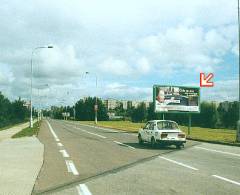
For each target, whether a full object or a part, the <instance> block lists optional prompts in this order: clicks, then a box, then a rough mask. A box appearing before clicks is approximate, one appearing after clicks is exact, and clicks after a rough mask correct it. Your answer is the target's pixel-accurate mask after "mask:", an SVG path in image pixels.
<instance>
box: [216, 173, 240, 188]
mask: <svg viewBox="0 0 240 195" xmlns="http://www.w3.org/2000/svg"><path fill="white" fill-rule="evenodd" d="M212 176H213V177H216V178H218V179H221V180H223V181H227V182H229V183H232V184H236V185H238V186H240V183H239V182H236V181H233V180H231V179H227V178H225V177H222V176H219V175H212Z"/></svg>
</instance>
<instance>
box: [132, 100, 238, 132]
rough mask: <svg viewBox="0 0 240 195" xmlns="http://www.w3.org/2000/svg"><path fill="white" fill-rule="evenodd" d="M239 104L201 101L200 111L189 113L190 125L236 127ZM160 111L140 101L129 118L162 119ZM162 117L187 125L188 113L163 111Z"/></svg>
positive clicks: (133, 119) (140, 120) (137, 120)
mask: <svg viewBox="0 0 240 195" xmlns="http://www.w3.org/2000/svg"><path fill="white" fill-rule="evenodd" d="M238 108H239V104H238V102H237V101H234V102H221V103H219V104H218V105H217V104H216V103H214V102H207V101H204V102H201V104H200V111H201V112H200V113H199V114H197V113H196V114H191V119H192V126H199V127H207V128H229V129H236V128H237V121H238V117H239V112H238ZM162 118H163V114H162V113H155V112H154V105H153V103H150V106H149V107H148V108H146V106H145V105H144V104H143V103H142V104H140V105H139V106H138V107H137V108H135V109H133V110H132V113H131V119H132V121H134V122H145V121H147V120H153V119H162ZM164 119H168V120H174V121H176V122H178V123H179V124H180V125H188V120H189V114H187V113H165V114H164Z"/></svg>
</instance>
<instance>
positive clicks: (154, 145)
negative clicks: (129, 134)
mask: <svg viewBox="0 0 240 195" xmlns="http://www.w3.org/2000/svg"><path fill="white" fill-rule="evenodd" d="M151 147H152V148H155V147H156V141H155V139H154V137H152V138H151Z"/></svg>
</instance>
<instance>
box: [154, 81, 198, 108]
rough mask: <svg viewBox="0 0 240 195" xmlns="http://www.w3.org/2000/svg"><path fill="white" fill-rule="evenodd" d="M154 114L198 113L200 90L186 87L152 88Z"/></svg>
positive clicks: (161, 86)
mask: <svg viewBox="0 0 240 195" xmlns="http://www.w3.org/2000/svg"><path fill="white" fill-rule="evenodd" d="M153 102H154V108H155V112H161V113H168V112H172V113H179V112H187V113H199V112H200V107H199V104H200V88H199V87H186V86H167V85H154V86H153Z"/></svg>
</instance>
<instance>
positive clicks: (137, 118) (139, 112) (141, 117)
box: [131, 102, 147, 122]
mask: <svg viewBox="0 0 240 195" xmlns="http://www.w3.org/2000/svg"><path fill="white" fill-rule="evenodd" d="M131 118H132V121H133V122H143V121H145V120H146V118H147V109H146V106H145V104H144V103H143V102H142V103H141V104H140V105H139V106H138V107H137V108H136V109H133V112H132V116H131Z"/></svg>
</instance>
